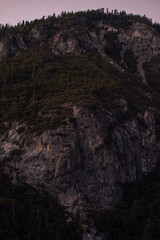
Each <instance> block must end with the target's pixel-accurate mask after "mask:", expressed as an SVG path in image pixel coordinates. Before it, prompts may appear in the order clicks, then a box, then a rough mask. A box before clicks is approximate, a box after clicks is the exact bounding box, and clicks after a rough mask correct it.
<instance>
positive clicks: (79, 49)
mask: <svg viewBox="0 0 160 240" xmlns="http://www.w3.org/2000/svg"><path fill="white" fill-rule="evenodd" d="M106 33H113V34H116V36H117V39H116V40H115V39H114V40H113V41H116V42H117V44H119V45H121V49H120V50H119V51H120V53H119V55H121V63H123V65H124V66H126V63H125V61H124V57H123V55H124V52H125V51H126V50H127V49H129V50H131V51H132V52H133V54H134V55H135V58H136V61H137V72H138V73H139V74H140V76H141V77H142V80H143V82H144V83H145V84H147V80H146V77H145V71H144V69H143V63H144V62H146V61H149V60H150V59H151V58H152V57H153V56H155V55H157V54H159V53H160V35H159V34H158V33H157V32H156V30H155V29H153V28H152V27H150V26H148V25H147V24H144V23H139V22H134V21H133V22H132V24H130V26H129V27H127V28H122V27H118V26H117V27H113V26H111V25H109V24H103V23H102V21H97V23H96V24H95V25H94V27H92V28H89V27H88V26H87V24H86V22H85V21H82V20H81V21H80V22H79V23H76V24H73V25H71V26H69V27H63V28H61V26H60V25H57V24H56V23H55V25H54V24H53V25H52V26H49V27H48V28H47V27H46V28H45V27H44V26H43V25H42V26H39V27H37V28H33V29H31V31H30V32H29V33H28V35H26V36H25V40H24V38H23V36H22V35H21V34H19V36H18V37H17V38H15V37H14V36H12V35H11V34H10V35H8V36H7V38H5V40H2V41H1V42H0V60H1V59H2V58H7V57H9V56H10V55H17V54H21V53H22V50H26V49H27V48H29V47H32V46H34V44H39V45H40V46H43V43H45V44H46V43H47V44H48V46H49V47H50V48H51V51H52V53H53V54H55V55H62V54H68V53H74V54H81V53H82V54H83V53H85V52H86V51H89V50H93V49H96V50H97V52H98V53H99V54H101V56H102V57H104V58H105V60H106V61H107V62H110V63H111V64H112V65H114V66H115V67H116V68H118V69H119V70H120V71H123V68H122V67H121V66H120V65H119V64H117V63H116V62H115V61H114V60H113V59H112V58H110V57H109V56H108V55H107V53H106V46H107V44H108V40H109V39H108V40H107V38H106V37H105V34H106Z"/></svg>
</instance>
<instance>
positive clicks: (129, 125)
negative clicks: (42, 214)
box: [0, 18, 160, 212]
mask: <svg viewBox="0 0 160 240" xmlns="http://www.w3.org/2000/svg"><path fill="white" fill-rule="evenodd" d="M57 21H58V20H57ZM62 23H63V24H62ZM62 23H59V22H56V21H54V22H47V20H45V21H44V22H43V24H42V23H40V24H39V25H38V24H37V25H36V24H35V25H34V27H31V29H30V28H26V29H29V30H26V32H25V34H22V33H21V32H19V33H18V34H15V33H14V34H13V33H9V34H7V35H6V36H5V38H2V39H1V41H0V60H1V66H2V69H1V76H2V77H1V80H2V83H3V87H2V91H1V92H2V96H1V106H3V112H2V113H1V114H0V117H1V119H2V121H3V124H4V125H3V131H1V135H0V161H1V163H2V165H3V169H4V171H5V173H7V174H8V175H9V176H10V177H11V178H12V181H13V182H14V183H17V182H18V181H22V182H26V183H28V184H30V185H32V186H34V187H35V188H37V189H38V190H39V191H47V192H48V193H49V194H50V196H53V197H55V198H58V199H59V202H60V203H61V204H63V205H64V206H67V207H68V209H69V210H70V211H73V212H74V211H75V210H76V209H83V210H84V209H88V208H91V209H92V208H93V209H94V208H98V209H103V208H109V209H111V208H113V207H114V206H115V205H116V204H117V202H118V201H119V200H120V199H121V198H122V197H123V191H122V184H123V183H126V182H133V181H137V180H139V179H141V178H142V177H143V176H145V175H147V174H148V173H149V172H151V171H152V170H153V169H154V168H155V166H156V163H157V162H158V160H159V157H160V150H159V149H160V139H159V136H158V135H159V131H158V130H157V129H159V121H157V115H158V116H159V110H158V106H156V108H155V102H156V101H158V100H157V99H159V98H158V97H157V96H159V95H158V94H159V93H158V92H157V89H152V88H149V85H148V82H147V78H146V75H145V70H144V69H143V63H145V62H146V61H150V60H151V58H152V57H154V56H156V55H157V54H159V53H160V34H159V33H158V32H157V31H156V30H155V28H153V26H151V25H147V24H145V23H142V22H136V21H134V20H133V21H129V24H128V26H122V25H118V24H117V25H116V24H111V23H104V21H102V20H97V21H93V22H92V24H90V25H89V24H88V23H87V22H86V21H85V20H84V18H81V19H80V20H78V21H74V22H73V23H72V21H70V22H69V23H68V22H64V21H63V22H62ZM67 24H68V25H67ZM42 48H43V52H42V53H41V52H40V50H41V49H42ZM33 49H38V50H39V55H38V57H37V66H35V65H36V63H35V62H33V61H32V62H31V63H32V64H31V63H30V62H29V60H28V59H27V61H26V58H25V61H26V64H28V65H26V66H27V67H26V66H24V65H25V64H24V65H23V63H24V62H23V58H22V59H20V58H18V57H19V56H25V57H26V55H25V54H26V53H29V57H32V53H33ZM48 49H49V52H47V54H48V58H47V54H46V51H48ZM128 50H129V51H130V55H128V56H129V57H131V58H130V59H129V60H126V59H127V58H126V54H128V52H127V51H128ZM88 52H91V53H92V55H93V56H94V54H95V52H96V54H97V53H98V54H99V56H100V57H101V61H103V64H101V62H97V61H96V63H94V64H96V65H93V61H92V62H91V63H92V65H91V67H92V69H93V68H94V66H98V64H99V65H102V66H100V67H101V70H103V71H104V72H103V74H102V75H101V74H100V73H97V75H96V76H94V74H96V72H92V71H90V70H89V68H88V66H89V67H90V65H89V64H88V65H86V66H84V65H85V62H83V61H84V60H85V61H87V60H86V59H85V58H82V56H86V55H85V54H88ZM40 53H41V55H40ZM36 54H37V52H36ZM49 54H50V55H49ZM55 56H56V57H57V58H54V61H55V62H54V61H53V59H52V58H53V57H55ZM63 56H67V57H68V59H69V57H70V56H74V57H75V56H76V58H74V60H75V59H76V61H77V63H78V61H79V60H77V59H79V58H78V57H79V56H81V58H82V60H81V61H82V62H80V64H79V65H78V67H79V66H80V67H81V75H82V78H83V80H84V79H85V81H84V83H83V84H82V85H81V82H82V81H80V80H79V79H81V78H78V77H79V76H78V74H79V72H78V73H77V72H75V75H74V76H71V75H72V72H74V71H76V70H77V69H76V68H78V67H77V66H73V68H72V72H71V73H70V72H69V71H68V66H69V67H71V66H72V58H71V60H70V61H71V62H70V63H69V64H70V65H69V64H68V62H69V60H68V59H67V58H66V59H67V60H66V59H65V60H64V59H62V58H61V57H63ZM27 57H28V55H27ZM34 57H35V55H34ZM34 57H33V58H34ZM49 57H50V58H49ZM89 57H90V55H89ZM89 57H88V58H89ZM10 59H11V60H10ZM17 59H18V60H17ZM35 59H36V58H35ZM39 59H43V61H40V60H39ZM57 59H58V60H57ZM131 59H132V60H133V62H134V65H135V66H134V67H135V68H134V67H133V69H134V70H133V69H130V63H132V60H131ZM5 61H6V62H5ZM7 61H9V63H8V62H7ZM10 61H11V62H10ZM16 61H17V62H16ZM20 61H21V62H20ZM34 61H35V60H34ZM56 61H57V62H56ZM58 61H59V62H60V63H59V62H58ZM63 61H64V62H63ZM67 61H68V62H67ZM94 62H95V60H94ZM4 63H6V64H8V65H7V68H6V69H7V70H5V71H4V69H3V64H4ZM87 63H88V62H87ZM14 64H15V65H14ZM20 64H21V65H20ZM38 64H39V65H38ZM49 64H50V65H49ZM54 64H55V65H54ZM56 64H57V65H56ZM58 64H59V65H58ZM67 64H68V65H67ZM107 64H108V65H109V68H108V69H109V70H108V69H107V70H106V68H104V69H102V67H103V66H106V65H107ZM108 65H107V66H108ZM17 66H20V67H19V70H18V71H19V73H20V74H19V75H18V77H17V75H16V74H17V70H15V69H14V67H15V68H16V69H18V68H17ZM56 66H58V67H57V68H56ZM157 66H158V65H157ZM47 67H48V68H47ZM84 67H86V69H88V70H86V71H88V72H89V71H90V72H89V73H88V72H87V74H88V76H83V74H84V73H85V72H83V70H84ZM8 69H10V74H9V77H8V78H7V77H6V75H7V71H9V70H8ZM66 69H67V70H66ZM95 69H98V68H95ZM110 69H112V72H111V70H110ZM14 70H15V72H14ZM63 71H64V74H63ZM67 71H68V72H67ZM95 71H98V70H95ZM106 71H108V72H106ZM156 71H158V73H159V70H157V67H156ZM60 73H62V75H58V74H60ZM66 75H67V77H68V78H65V77H66ZM103 75H104V76H103ZM137 75H138V77H137ZM31 76H32V77H31ZM57 76H58V78H57V79H58V80H57V79H56V77H57ZM59 76H60V77H59ZM77 76H78V77H77ZM132 77H134V79H135V82H131V80H130V79H132ZM139 77H141V79H142V80H143V83H145V84H142V82H140V81H139V80H140V78H139ZM62 78H64V79H65V81H64V82H62V83H63V84H64V87H63V84H60V85H61V86H59V85H58V84H59V82H60V80H61V79H62ZM101 78H103V82H100V81H99V79H101ZM48 79H49V80H48ZM66 79H67V80H66ZM71 79H72V81H71ZM73 79H74V80H75V81H76V84H77V85H75V86H76V91H75V89H74V91H73V86H74V82H73ZM77 79H78V80H77ZM88 79H89V80H88ZM94 79H98V81H99V82H96V84H95V85H94V88H93V86H92V82H94V81H93V80H94ZM18 81H19V82H18ZM47 81H48V82H49V84H50V85H47ZM54 81H55V82H54ZM67 81H68V82H67ZM107 81H108V82H107ZM121 81H122V84H121V85H118V84H119V83H120V82H121ZM123 81H124V82H123ZM60 83H61V82H60ZM115 83H116V84H117V85H116V84H115ZM7 84H8V88H7ZM29 84H30V85H29ZM87 84H88V85H87ZM114 84H115V85H114ZM129 84H130V85H129ZM135 84H137V85H135ZM21 85H22V89H20V88H18V87H19V86H21ZM52 85H53V89H52V88H51V87H52ZM125 85H126V86H129V87H130V86H131V88H132V87H133V93H132V94H131V95H130V96H129V101H130V103H131V102H134V99H133V96H134V93H135V94H137V96H135V98H136V97H137V98H136V99H142V95H143V97H144V100H145V101H146V102H147V104H148V105H147V107H146V105H145V107H144V109H143V110H142V111H136V110H135V111H136V113H135V112H134V114H132V115H130V113H131V109H130V108H131V104H129V103H128V101H127V100H126V96H128V95H129V93H130V89H127V87H126V86H125ZM12 86H13V87H12ZM57 86H58V87H59V89H60V90H59V89H58V87H57ZM77 86H78V87H77ZM86 86H89V87H88V88H87V87H86ZM99 86H100V87H99ZM117 86H120V87H119V88H117ZM98 87H99V88H98ZM103 87H104V89H103ZM125 87H126V88H125ZM62 88H63V89H62ZM65 88H68V89H69V90H68V91H69V93H71V95H74V94H75V95H76V97H77V95H79V93H80V92H81V91H82V90H84V91H82V96H83V97H84V96H87V97H88V96H89V97H90V95H91V94H93V96H95V95H94V94H97V95H96V96H99V95H102V96H103V97H104V96H105V97H106V95H107V94H108V92H109V94H110V95H109V99H108V98H107V101H106V98H104V99H105V101H103V102H102V99H100V101H99V102H98V106H96V107H93V106H84V105H83V104H80V103H79V102H73V101H71V100H70V102H69V101H68V102H65V103H59V106H61V104H63V107H64V106H67V107H66V109H69V110H70V112H71V114H70V115H69V116H67V117H66V121H65V122H59V124H58V125H55V126H54V123H53V124H52V127H48V128H46V129H45V130H43V131H42V129H41V132H40V133H37V132H36V131H31V129H30V126H29V123H28V122H27V121H26V118H27V117H28V116H29V115H30V114H32V110H33V109H36V107H37V106H43V105H45V104H46V105H47V104H48V105H49V107H48V105H47V107H48V109H47V110H46V113H45V114H43V111H38V110H35V112H36V111H37V112H36V114H37V115H36V114H35V113H34V114H35V115H34V114H33V118H36V117H37V119H39V118H38V117H39V115H40V116H41V119H50V122H51V121H52V118H54V116H55V105H54V104H57V101H59V102H60V98H61V96H62V95H65V92H64V89H65ZM91 88H92V89H91ZM137 88H138V90H137ZM17 89H18V90H17ZM39 89H40V90H41V91H42V92H40V91H39ZM57 89H58V90H57ZM90 89H91V91H90ZM97 89H98V90H97ZM108 89H109V90H108ZM123 89H125V90H124V91H122V90H123ZM135 89H136V90H135ZM139 89H140V90H139ZM13 90H14V91H15V92H12V91H13ZM111 90H112V91H113V95H114V93H116V94H115V96H116V99H115V97H113V98H112V96H111V95H112V92H111V93H110V91H111ZM18 91H19V92H18ZM38 91H39V92H38ZM56 91H57V92H58V91H59V92H58V93H57V92H56ZM107 91H108V92H107ZM134 91H135V92H134ZM17 92H18V93H17ZM86 92H87V93H86ZM88 92H89V94H90V95H87V94H88ZM121 92H123V97H124V98H123V97H122V96H121ZM11 93H12V94H13V98H11ZM22 93H23V94H22ZM38 93H39V95H38ZM16 94H17V95H16ZM18 94H19V95H18ZM45 94H46V95H45ZM56 94H57V95H58V97H59V96H60V97H59V98H58V97H57V95H56ZM67 94H68V92H67ZM67 94H66V95H67ZM154 94H155V96H156V97H157V98H156V100H154V99H153V95H154ZM24 96H25V97H24ZM46 96H47V97H46ZM52 96H56V97H57V98H56V100H55V99H52V98H51V97H52ZM93 96H92V97H93ZM45 97H46V99H45ZM67 97H68V95H67ZM50 99H51V100H50ZM57 99H58V100H57ZM64 99H65V98H64ZM104 99H103V100H104ZM53 100H54V101H53ZM152 100H153V102H154V104H153V102H152ZM7 101H8V102H7ZM25 101H26V102H25ZM49 101H50V102H49ZM136 101H137V100H136ZM145 101H144V102H145ZM55 102H56V103H55ZM42 103H43V104H42ZM7 104H8V105H7ZM25 104H26V105H25ZM27 104H28V105H27ZM29 104H30V105H29ZM36 104H37V105H36ZM38 104H39V105H38ZM40 104H41V105H40ZM138 104H139V103H138ZM138 104H137V105H138ZM145 104H146V103H145ZM46 105H45V107H46ZM141 105H142V103H141ZM5 106H8V107H9V106H13V107H12V108H11V110H12V111H11V114H10V113H8V116H7V117H8V119H9V120H7V121H6V120H5V121H4V118H3V116H4V115H5V110H4V109H5ZM28 106H29V107H28ZM45 107H44V108H45ZM47 107H46V108H47ZM14 108H15V109H16V110H14ZM23 108H25V118H23V117H24V116H23V117H21V118H20V117H14V114H13V113H15V112H16V111H17V112H18V113H19V115H18V114H17V115H18V116H22V115H23V111H24V109H23ZM64 108H65V107H64ZM26 109H27V110H26ZM28 109H29V110H28ZM37 109H38V107H37ZM132 110H133V109H132ZM33 111H34V110H33ZM17 112H16V113H17ZM17 115H16V116H17ZM28 118H29V117H28Z"/></svg>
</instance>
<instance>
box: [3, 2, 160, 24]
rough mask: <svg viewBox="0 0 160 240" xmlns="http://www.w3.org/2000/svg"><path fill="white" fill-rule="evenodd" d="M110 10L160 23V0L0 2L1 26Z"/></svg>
mask: <svg viewBox="0 0 160 240" xmlns="http://www.w3.org/2000/svg"><path fill="white" fill-rule="evenodd" d="M99 8H104V9H106V8H108V9H109V10H112V9H113V10H114V9H117V10H118V11H121V10H125V11H126V12H127V13H133V14H140V15H144V14H145V15H146V16H147V17H148V18H152V20H153V22H155V21H156V22H159V23H160V0H0V24H6V23H7V24H11V25H15V24H17V23H18V22H21V21H22V20H25V21H26V20H28V21H30V20H34V19H35V18H37V19H39V18H42V17H43V16H48V15H52V14H53V13H55V14H56V15H58V14H60V13H61V12H62V11H66V12H68V11H81V10H88V9H99Z"/></svg>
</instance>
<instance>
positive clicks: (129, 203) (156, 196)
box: [89, 167, 160, 240]
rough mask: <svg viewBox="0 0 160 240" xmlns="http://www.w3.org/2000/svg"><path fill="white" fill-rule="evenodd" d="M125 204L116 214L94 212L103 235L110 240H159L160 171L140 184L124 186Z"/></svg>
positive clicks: (103, 211) (121, 203) (121, 205)
mask: <svg viewBox="0 0 160 240" xmlns="http://www.w3.org/2000/svg"><path fill="white" fill-rule="evenodd" d="M123 188H124V200H123V201H121V202H120V203H119V204H118V206H117V207H116V209H115V210H114V211H107V210H102V211H95V212H93V211H91V212H90V214H89V217H90V218H92V219H93V220H94V222H95V224H96V226H97V228H98V230H99V231H100V232H103V233H104V234H105V235H106V236H107V239H108V240H125V239H127V240H136V239H142V240H159V237H160V192H159V189H160V167H157V169H156V170H154V171H153V172H152V173H151V174H150V175H149V176H147V177H145V179H143V180H141V181H139V182H137V183H128V184H125V185H124V187H123Z"/></svg>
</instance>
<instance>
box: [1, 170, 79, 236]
mask: <svg viewBox="0 0 160 240" xmlns="http://www.w3.org/2000/svg"><path fill="white" fill-rule="evenodd" d="M68 217H69V218H70V221H69V222H68ZM81 235H82V230H81V223H80V217H79V214H78V212H77V214H76V215H75V217H74V218H73V219H71V216H69V215H68V214H67V212H66V210H65V209H64V208H63V207H62V206H60V205H58V203H57V202H56V201H55V200H51V199H50V198H49V197H48V195H47V194H43V195H42V194H41V195H40V194H39V193H38V192H37V191H36V190H34V189H33V188H32V187H30V186H28V185H26V184H17V185H13V184H12V183H11V181H10V180H9V179H8V177H7V176H6V175H4V174H3V173H2V172H1V173H0V239H5V240H67V239H68V240H81Z"/></svg>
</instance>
